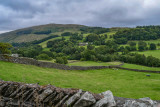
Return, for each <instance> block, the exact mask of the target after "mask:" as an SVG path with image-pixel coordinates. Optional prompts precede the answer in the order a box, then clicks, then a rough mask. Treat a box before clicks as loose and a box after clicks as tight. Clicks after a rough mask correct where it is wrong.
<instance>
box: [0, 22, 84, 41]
mask: <svg viewBox="0 0 160 107" xmlns="http://www.w3.org/2000/svg"><path fill="white" fill-rule="evenodd" d="M84 28H87V26H83V25H76V24H47V25H40V26H34V27H29V28H23V29H18V30H15V31H11V32H7V33H3V34H0V42H9V43H12V42H15V43H21V42H31V41H34V40H41V39H43V38H45V37H48V36H53V35H58V34H61V33H62V32H79V31H80V29H84Z"/></svg>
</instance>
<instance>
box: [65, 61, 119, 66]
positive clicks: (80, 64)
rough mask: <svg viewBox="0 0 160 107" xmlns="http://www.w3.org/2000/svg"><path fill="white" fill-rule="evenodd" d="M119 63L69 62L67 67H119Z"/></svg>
mask: <svg viewBox="0 0 160 107" xmlns="http://www.w3.org/2000/svg"><path fill="white" fill-rule="evenodd" d="M119 64H121V63H120V62H94V61H75V62H70V63H68V64H67V65H69V66H109V65H119Z"/></svg>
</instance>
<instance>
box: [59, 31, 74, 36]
mask: <svg viewBox="0 0 160 107" xmlns="http://www.w3.org/2000/svg"><path fill="white" fill-rule="evenodd" d="M71 34H72V33H71V32H64V33H62V34H61V36H70V35H71Z"/></svg>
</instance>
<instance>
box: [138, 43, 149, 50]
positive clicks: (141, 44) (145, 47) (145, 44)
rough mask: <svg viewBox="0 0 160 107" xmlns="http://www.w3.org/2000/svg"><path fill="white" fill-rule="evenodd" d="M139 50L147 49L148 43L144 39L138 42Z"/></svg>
mask: <svg viewBox="0 0 160 107" xmlns="http://www.w3.org/2000/svg"><path fill="white" fill-rule="evenodd" d="M138 50H139V51H144V50H147V43H146V42H143V41H139V42H138Z"/></svg>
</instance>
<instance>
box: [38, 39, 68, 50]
mask: <svg viewBox="0 0 160 107" xmlns="http://www.w3.org/2000/svg"><path fill="white" fill-rule="evenodd" d="M61 38H62V36H60V37H56V38H52V39H49V40H46V41H44V42H42V43H40V44H39V45H41V46H42V48H46V47H47V42H48V41H53V40H55V39H61ZM64 38H65V39H66V40H68V39H69V36H64Z"/></svg>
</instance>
